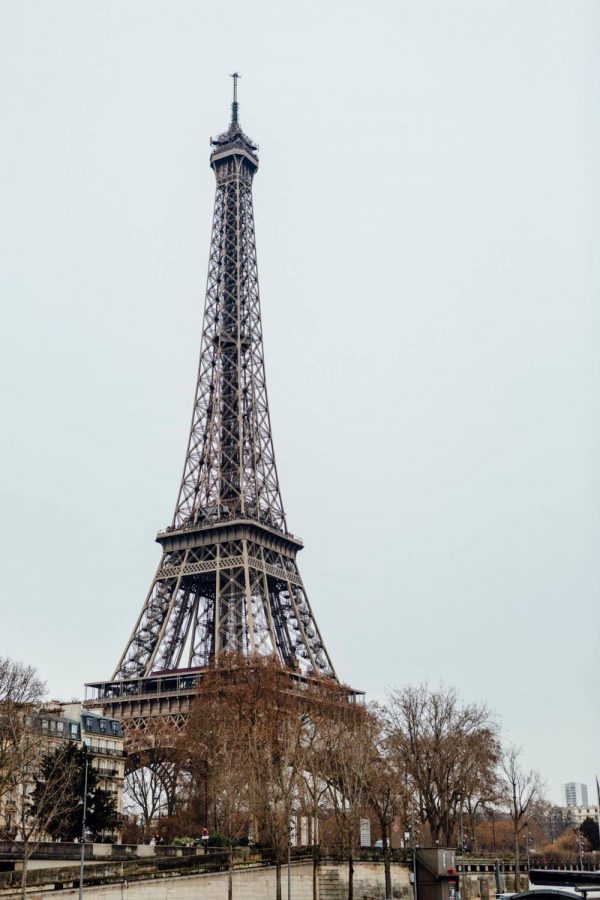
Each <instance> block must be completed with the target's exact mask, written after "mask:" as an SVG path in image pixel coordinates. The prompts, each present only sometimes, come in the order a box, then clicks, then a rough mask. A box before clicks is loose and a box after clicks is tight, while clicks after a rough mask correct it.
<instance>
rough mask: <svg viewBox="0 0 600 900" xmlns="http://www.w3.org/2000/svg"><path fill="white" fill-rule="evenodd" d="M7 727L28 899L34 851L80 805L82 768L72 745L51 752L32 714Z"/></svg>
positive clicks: (23, 883)
mask: <svg viewBox="0 0 600 900" xmlns="http://www.w3.org/2000/svg"><path fill="white" fill-rule="evenodd" d="M7 727H8V728H9V730H10V733H11V741H12V769H11V791H12V795H13V796H14V797H15V800H16V813H17V821H18V838H19V841H18V843H15V847H16V848H18V849H19V850H20V851H21V854H22V860H23V863H22V873H21V896H22V897H23V898H25V897H26V894H27V868H28V863H29V860H30V858H31V856H32V854H33V853H35V851H36V850H37V848H38V847H39V845H40V843H41V842H42V841H43V840H45V839H46V838H47V833H48V829H49V826H50V825H51V823H53V822H55V821H57V820H60V819H62V818H63V817H65V816H68V815H69V814H70V813H71V814H72V813H73V811H74V810H75V809H76V808H77V806H78V805H79V800H80V798H79V797H78V796H77V795H76V793H75V792H74V785H75V784H76V782H77V779H78V776H79V774H80V771H79V766H78V765H77V761H76V758H75V756H74V755H73V754H72V753H70V748H71V747H72V744H70V743H69V742H64V744H63V745H62V746H59V747H58V748H55V749H54V751H53V752H52V753H51V752H50V749H51V748H50V746H49V743H48V742H47V741H46V740H44V739H43V737H42V735H40V732H39V729H38V726H37V723H36V721H35V718H34V717H32V716H31V715H29V714H26V713H23V712H22V713H21V714H20V715H15V716H14V717H13V719H12V720H11V722H10V723H9V724H8V726H7ZM50 760H51V768H49V761H50ZM34 791H35V797H34ZM34 799H35V802H34Z"/></svg>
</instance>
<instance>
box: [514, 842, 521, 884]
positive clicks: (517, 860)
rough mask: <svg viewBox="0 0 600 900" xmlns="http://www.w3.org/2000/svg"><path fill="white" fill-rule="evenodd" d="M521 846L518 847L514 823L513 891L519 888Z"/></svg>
mask: <svg viewBox="0 0 600 900" xmlns="http://www.w3.org/2000/svg"><path fill="white" fill-rule="evenodd" d="M520 851H521V848H520V847H519V828H518V826H517V825H515V891H516V892H517V894H518V893H519V892H520V890H521V855H520Z"/></svg>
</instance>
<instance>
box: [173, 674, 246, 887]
mask: <svg viewBox="0 0 600 900" xmlns="http://www.w3.org/2000/svg"><path fill="white" fill-rule="evenodd" d="M230 687H231V685H230V684H229V683H228V674H227V673H221V672H219V670H216V671H214V672H212V673H210V674H209V675H208V677H207V678H206V679H205V681H204V683H203V684H202V685H201V689H200V693H199V696H198V697H197V699H196V701H195V703H194V706H193V707H192V710H191V713H190V717H189V719H188V723H187V727H186V731H185V735H184V737H183V741H182V743H183V745H184V746H185V747H186V748H187V752H188V755H189V767H190V772H191V775H192V782H191V787H192V796H195V795H197V793H198V785H199V782H204V783H205V785H206V794H205V796H206V797H207V800H208V801H209V803H207V806H208V805H210V806H211V807H212V810H213V816H214V825H215V828H218V830H219V831H221V832H222V833H223V834H224V835H225V836H226V837H227V841H228V851H229V852H228V858H229V866H228V888H227V894H228V898H229V900H232V897H233V848H234V845H235V841H236V840H237V839H238V838H239V837H240V836H241V834H242V832H243V831H244V829H247V828H248V806H249V803H248V786H247V783H248V772H247V757H246V744H247V737H246V730H247V723H246V722H245V721H244V718H243V715H242V706H241V704H240V702H239V701H240V699H241V698H240V697H239V696H237V697H234V694H233V693H232V692H231V691H230V690H229V688H230ZM238 693H239V692H238ZM243 693H245V691H243ZM206 814H207V815H208V809H207V810H206ZM205 824H206V825H208V819H207V820H206V822H205Z"/></svg>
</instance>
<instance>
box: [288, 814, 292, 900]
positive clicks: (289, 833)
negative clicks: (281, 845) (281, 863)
mask: <svg viewBox="0 0 600 900" xmlns="http://www.w3.org/2000/svg"><path fill="white" fill-rule="evenodd" d="M287 882H288V895H287V900H292V825H291V822H290V823H289V824H288V845H287Z"/></svg>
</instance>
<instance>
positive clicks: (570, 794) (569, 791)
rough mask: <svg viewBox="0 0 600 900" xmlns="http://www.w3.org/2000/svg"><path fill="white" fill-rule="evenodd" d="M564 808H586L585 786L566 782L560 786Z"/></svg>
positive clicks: (574, 782)
mask: <svg viewBox="0 0 600 900" xmlns="http://www.w3.org/2000/svg"><path fill="white" fill-rule="evenodd" d="M561 789H562V794H563V798H564V801H565V806H587V805H588V803H589V800H588V789H587V784H581V783H580V782H578V781H568V782H567V783H566V784H562V785H561Z"/></svg>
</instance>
